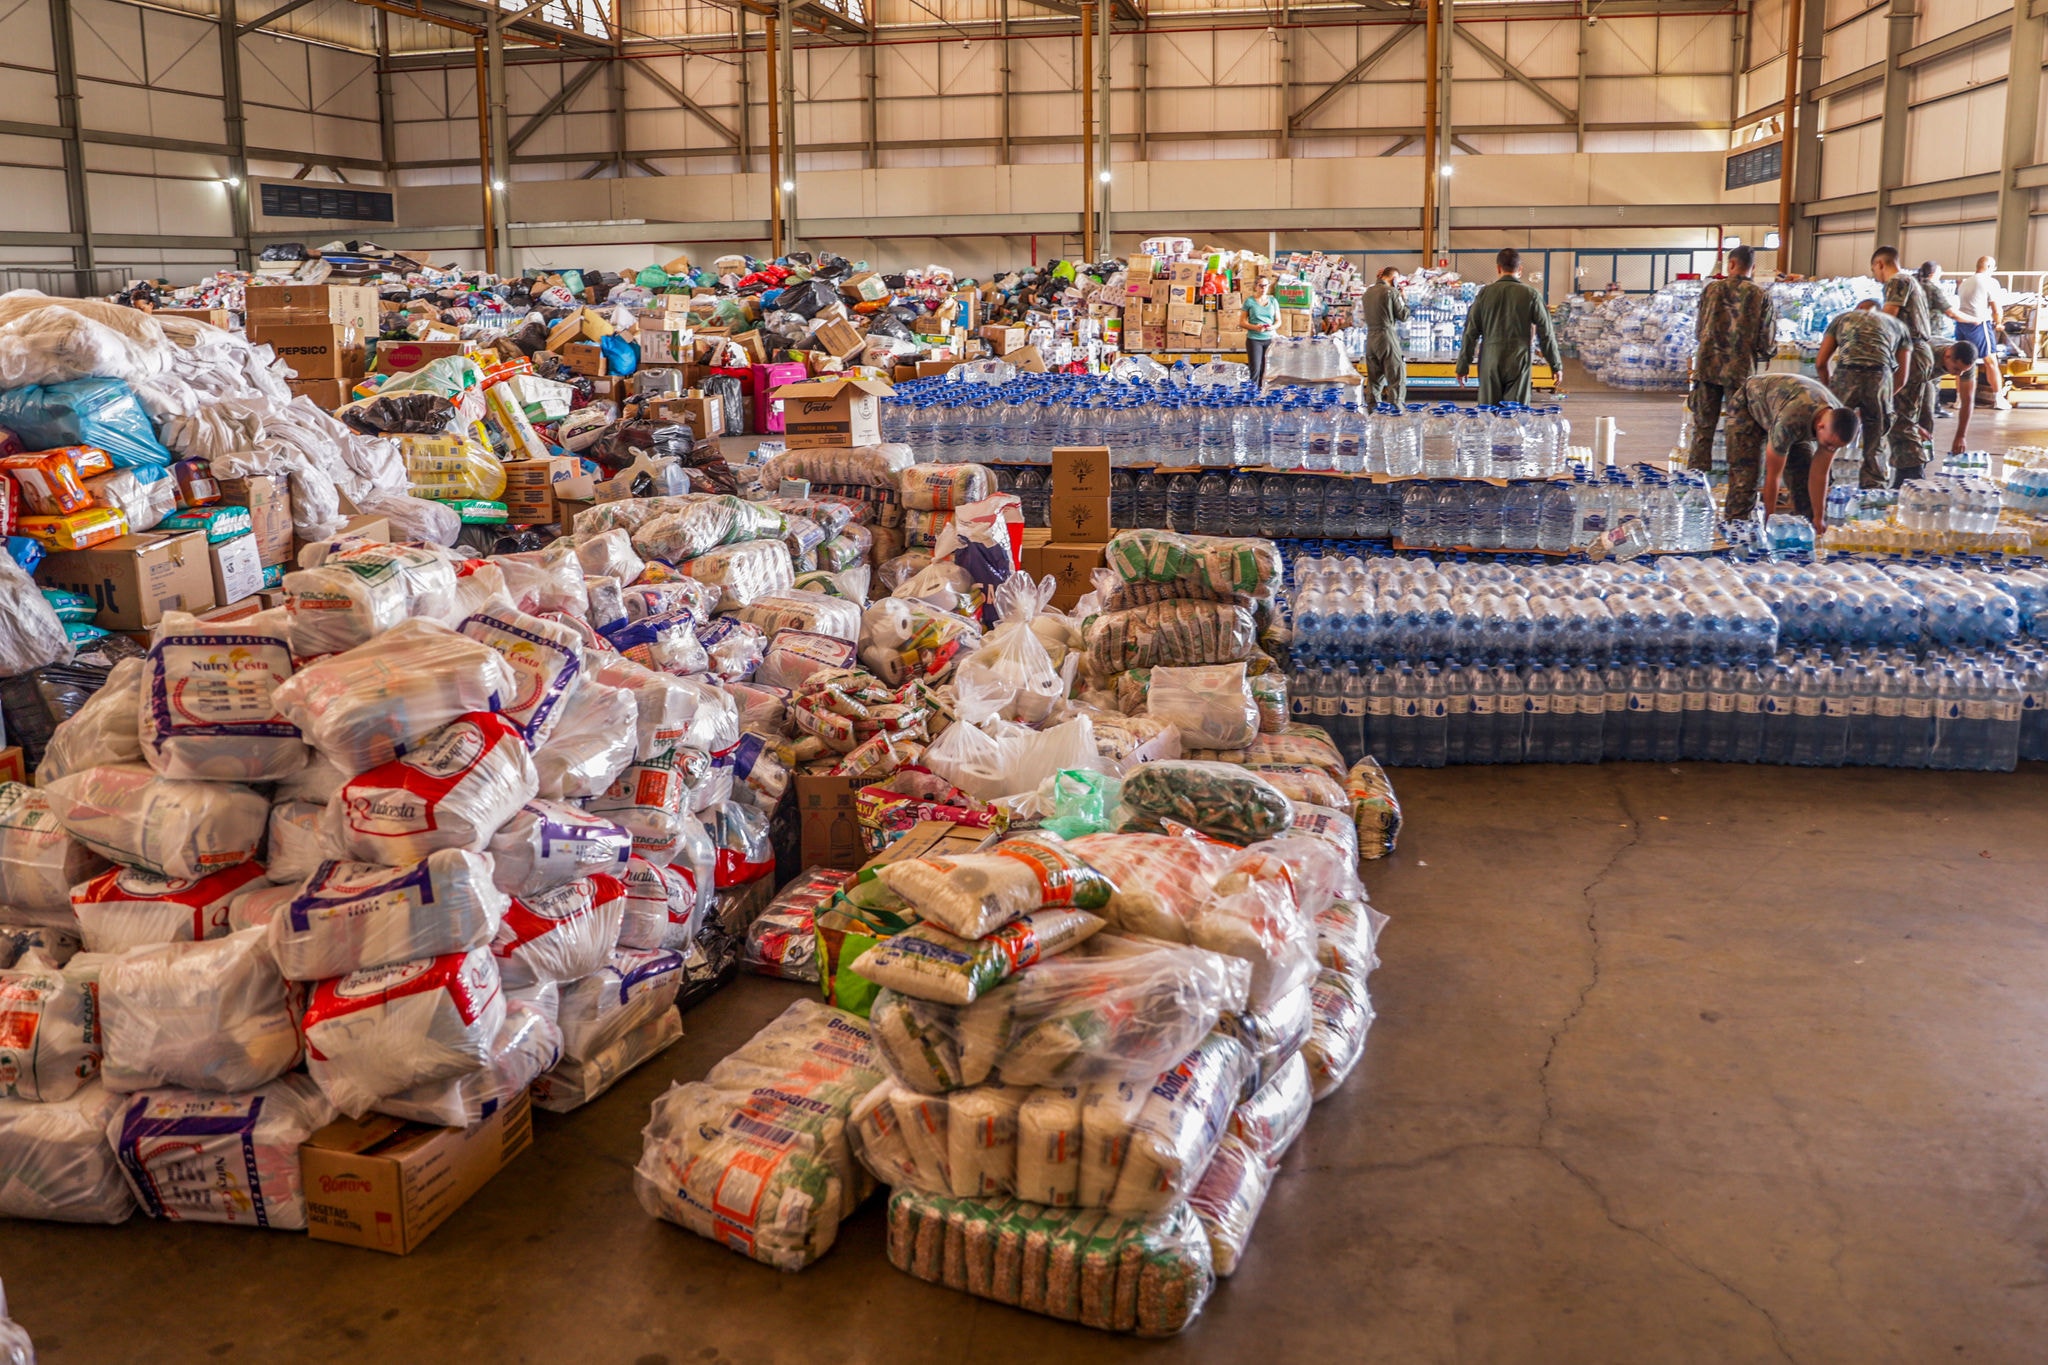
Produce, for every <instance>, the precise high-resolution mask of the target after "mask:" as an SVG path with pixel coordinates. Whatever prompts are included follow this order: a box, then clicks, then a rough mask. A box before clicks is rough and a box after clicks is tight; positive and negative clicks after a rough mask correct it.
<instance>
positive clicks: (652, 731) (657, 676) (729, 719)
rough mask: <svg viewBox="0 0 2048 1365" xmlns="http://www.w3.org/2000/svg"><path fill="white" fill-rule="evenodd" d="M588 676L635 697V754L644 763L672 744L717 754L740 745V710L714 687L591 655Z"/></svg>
mask: <svg viewBox="0 0 2048 1365" xmlns="http://www.w3.org/2000/svg"><path fill="white" fill-rule="evenodd" d="M590 676H591V677H593V678H595V679H596V680H597V681H599V682H601V683H604V684H606V685H608V686H612V687H623V688H625V689H626V690H627V691H629V692H631V693H632V694H633V701H634V705H635V706H636V707H637V708H638V709H639V713H640V719H639V727H638V735H637V741H636V746H635V754H636V757H638V758H640V759H641V760H642V761H646V760H649V759H652V758H658V757H659V756H660V755H661V754H662V753H663V752H664V751H665V750H667V749H670V748H673V747H674V746H676V745H682V746H684V747H686V748H691V749H696V750H699V751H701V752H703V753H718V752H720V751H722V750H725V749H729V748H731V747H732V746H733V745H734V744H737V743H738V742H739V737H740V716H739V707H738V705H737V704H736V703H735V702H734V701H733V699H732V698H731V697H730V696H729V695H727V694H726V692H725V691H724V689H722V688H720V687H718V686H716V685H714V684H712V683H709V682H705V681H701V680H699V679H695V678H678V677H675V676H674V675H672V674H667V673H661V672H657V671H656V670H654V669H651V668H646V667H644V666H642V665H640V664H636V663H634V662H633V661H632V660H631V659H627V658H624V657H622V656H614V655H599V656H594V657H593V658H592V659H591V660H590Z"/></svg>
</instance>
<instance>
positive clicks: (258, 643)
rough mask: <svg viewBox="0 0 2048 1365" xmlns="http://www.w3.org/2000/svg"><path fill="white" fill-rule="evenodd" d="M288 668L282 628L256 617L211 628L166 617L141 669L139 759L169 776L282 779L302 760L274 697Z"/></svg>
mask: <svg viewBox="0 0 2048 1365" xmlns="http://www.w3.org/2000/svg"><path fill="white" fill-rule="evenodd" d="M268 614H269V613H259V614H258V615H259V617H260V616H262V615H268ZM291 675H292V649H291V645H290V643H289V642H288V641H287V640H286V638H285V635H284V632H283V630H282V629H279V630H277V631H275V632H272V631H270V630H266V629H264V628H262V627H261V626H260V625H259V624H258V622H257V621H256V620H251V621H247V622H236V623H234V624H233V625H231V626H211V625H209V624H207V623H206V622H204V621H201V620H199V619H198V618H197V617H194V616H188V615H186V614H185V613H183V612H175V613H172V614H170V615H168V616H166V617H165V618H164V622H163V625H162V626H161V627H160V628H159V630H158V632H157V638H156V643H155V644H153V645H151V646H150V650H149V658H148V660H147V663H146V665H145V672H144V675H143V682H142V689H143V690H142V707H141V715H140V723H141V735H142V756H143V758H144V759H145V760H146V761H147V762H148V763H149V766H150V767H151V768H153V769H155V770H156V771H157V772H158V773H159V774H161V775H162V776H164V777H169V778H179V779H190V780H200V781H209V782H273V781H276V780H277V779H279V778H283V777H289V776H290V775H291V774H293V773H295V772H297V771H298V770H299V769H301V768H303V767H305V766H306V745H305V742H304V741H303V740H301V739H300V738H299V732H298V730H297V728H296V727H294V726H293V725H291V724H290V723H289V722H287V721H286V720H285V719H284V718H283V717H282V716H280V715H279V714H278V713H277V707H276V705H275V703H274V700H273V698H274V696H275V693H276V692H277V689H278V686H279V685H280V684H281V683H283V682H284V680H285V679H286V678H289V677H290V676H291Z"/></svg>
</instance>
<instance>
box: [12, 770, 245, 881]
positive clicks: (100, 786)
mask: <svg viewBox="0 0 2048 1365" xmlns="http://www.w3.org/2000/svg"><path fill="white" fill-rule="evenodd" d="M43 791H44V793H45V794H46V795H47V796H48V797H49V801H50V809H51V810H52V811H54V812H55V813H56V816H57V819H58V822H59V823H60V824H62V825H63V826H64V832H65V833H66V834H69V835H70V836H71V837H72V838H74V839H76V840H77V841H78V842H79V843H81V844H84V845H85V846H86V847H87V848H89V849H91V850H92V851H93V852H95V853H97V854H100V855H101V856H102V857H105V858H109V859H111V860H112V861H114V862H117V863H120V864H121V865H122V866H124V867H132V868H140V869H143V870H145V871H149V872H154V873H157V874H158V875H159V876H163V877H170V878H176V879H181V880H185V881H193V880H197V879H198V878H201V877H204V876H207V875H208V874H209V873H213V872H218V871H220V870H221V869H222V868H228V867H233V866H235V865H236V864H238V863H246V862H248V861H249V860H250V859H251V858H253V857H255V856H256V848H257V846H258V845H259V844H261V843H262V842H263V833H264V829H265V827H266V826H268V824H269V823H270V802H269V801H267V800H265V799H264V798H263V796H262V795H261V794H260V793H258V792H255V791H251V790H250V789H249V788H247V787H244V786H241V785H239V784H237V783H232V782H178V781H173V780H171V779H170V778H162V777H158V776H157V775H156V774H155V773H154V772H152V771H151V770H150V769H149V768H148V767H147V766H145V765H143V764H140V763H117V764H110V765H108V766H105V767H100V768H87V769H86V770H85V771H84V772H81V773H72V774H71V775H70V776H69V777H60V778H58V779H57V780H56V781H55V782H52V783H51V784H50V785H49V786H48V787H45V788H44V789H43Z"/></svg>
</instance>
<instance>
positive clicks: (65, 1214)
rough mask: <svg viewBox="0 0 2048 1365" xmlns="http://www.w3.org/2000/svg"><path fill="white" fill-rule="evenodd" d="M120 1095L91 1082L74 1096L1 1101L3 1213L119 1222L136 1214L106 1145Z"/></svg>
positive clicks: (0, 1199)
mask: <svg viewBox="0 0 2048 1365" xmlns="http://www.w3.org/2000/svg"><path fill="white" fill-rule="evenodd" d="M122 1103H123V1099H122V1097H121V1096H119V1095H114V1094H110V1093H108V1091H107V1090H106V1088H105V1087H104V1086H100V1085H88V1086H85V1087H83V1088H82V1089H80V1090H79V1091H78V1092H77V1093H76V1094H74V1095H72V1096H71V1097H70V1098H69V1099H65V1100H60V1101H52V1102H49V1103H37V1102H35V1101H33V1100H11V1099H0V1218H41V1219H49V1220H52V1221H55V1222H60V1223H121V1222H125V1221H127V1219H128V1217H129V1216H130V1215H131V1214H133V1213H134V1212H135V1200H134V1197H133V1196H131V1195H130V1194H129V1193H128V1182H127V1181H125V1180H123V1179H122V1178H121V1166H120V1163H119V1162H118V1161H116V1160H115V1158H114V1149H113V1147H112V1146H111V1145H110V1144H109V1143H108V1142H107V1125H108V1123H109V1122H110V1121H111V1120H112V1119H113V1117H114V1115H115V1114H117V1113H119V1112H120V1110H121V1107H122Z"/></svg>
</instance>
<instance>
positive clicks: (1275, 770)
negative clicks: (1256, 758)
mask: <svg viewBox="0 0 2048 1365" xmlns="http://www.w3.org/2000/svg"><path fill="white" fill-rule="evenodd" d="M1244 767H1245V771H1247V772H1253V773H1257V774H1258V775H1259V776H1260V777H1263V778H1264V779H1266V781H1268V782H1270V783H1272V784H1273V785H1274V786H1275V787H1278V788H1279V789H1280V794H1281V795H1282V796H1285V797H1286V798H1287V799H1288V800H1289V801H1298V802H1300V803H1302V804H1304V805H1310V806H1324V807H1332V806H1334V807H1336V808H1337V809H1339V810H1342V809H1343V808H1344V807H1345V806H1346V805H1347V804H1348V798H1347V797H1346V796H1345V794H1344V784H1343V783H1341V782H1339V781H1337V780H1336V779H1335V778H1333V777H1331V776H1330V775H1329V773H1327V772H1325V771H1324V770H1323V769H1321V768H1318V767H1314V766H1312V765H1310V764H1306V763H1247V764H1245V765H1244Z"/></svg>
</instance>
